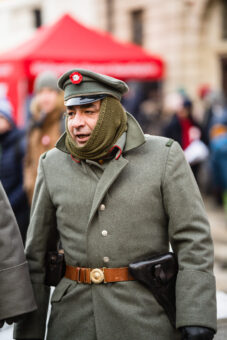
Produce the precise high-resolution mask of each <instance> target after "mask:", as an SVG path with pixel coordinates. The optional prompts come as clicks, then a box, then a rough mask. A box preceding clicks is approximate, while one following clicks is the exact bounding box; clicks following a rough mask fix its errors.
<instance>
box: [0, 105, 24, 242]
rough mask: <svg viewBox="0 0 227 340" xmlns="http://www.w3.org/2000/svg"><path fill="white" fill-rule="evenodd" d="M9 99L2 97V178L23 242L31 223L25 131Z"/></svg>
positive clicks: (0, 177) (0, 112) (0, 119)
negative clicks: (25, 183)
mask: <svg viewBox="0 0 227 340" xmlns="http://www.w3.org/2000/svg"><path fill="white" fill-rule="evenodd" d="M12 115H13V112H12V107H11V105H10V103H9V101H8V100H6V99H0V180H1V181H2V185H3V187H4V189H5V191H6V194H7V196H8V198H9V201H10V204H11V206H12V208H13V212H14V214H15V216H16V219H17V223H18V225H19V228H20V232H21V236H22V239H23V242H25V237H26V232H27V228H28V224H29V211H30V209H29V205H28V199H27V196H26V194H25V191H24V189H23V162H24V155H25V149H26V140H25V131H24V130H22V129H19V128H17V127H16V125H15V123H14V121H13V117H12Z"/></svg>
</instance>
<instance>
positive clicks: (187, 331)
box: [181, 326, 214, 340]
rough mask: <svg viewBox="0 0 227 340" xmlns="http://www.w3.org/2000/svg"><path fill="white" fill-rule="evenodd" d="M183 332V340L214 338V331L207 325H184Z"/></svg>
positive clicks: (210, 339) (207, 339)
mask: <svg viewBox="0 0 227 340" xmlns="http://www.w3.org/2000/svg"><path fill="white" fill-rule="evenodd" d="M181 333H182V338H181V339H182V340H212V339H213V338H214V331H213V330H212V329H210V328H207V327H197V326H187V327H182V328H181Z"/></svg>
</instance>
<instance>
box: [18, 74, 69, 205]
mask: <svg viewBox="0 0 227 340" xmlns="http://www.w3.org/2000/svg"><path fill="white" fill-rule="evenodd" d="M34 91H35V96H34V98H33V100H32V102H31V119H30V122H29V128H28V142H27V143H28V149H27V153H26V156H25V168H24V177H25V178H24V187H25V190H26V192H27V195H28V199H29V203H30V204H31V202H32V196H33V191H34V186H35V180H36V176H37V167H38V162H39V157H40V155H41V154H42V153H43V152H45V151H47V150H49V149H52V148H53V147H54V146H55V143H56V141H57V140H58V138H59V137H60V135H61V134H62V132H63V131H64V121H63V113H64V111H65V107H64V100H63V93H62V91H60V90H59V88H58V87H57V76H56V74H55V73H53V72H50V71H44V72H42V73H40V74H39V75H38V77H37V78H36V79H35V83H34Z"/></svg>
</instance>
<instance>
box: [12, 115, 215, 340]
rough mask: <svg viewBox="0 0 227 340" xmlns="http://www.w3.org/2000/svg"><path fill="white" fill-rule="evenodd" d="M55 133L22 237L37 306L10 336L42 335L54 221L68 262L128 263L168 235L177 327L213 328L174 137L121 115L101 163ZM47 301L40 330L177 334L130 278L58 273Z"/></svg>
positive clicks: (201, 215) (203, 225) (198, 223)
mask: <svg viewBox="0 0 227 340" xmlns="http://www.w3.org/2000/svg"><path fill="white" fill-rule="evenodd" d="M64 138H65V137H64V136H63V137H62V138H61V139H60V141H59V142H58V144H57V148H55V149H52V150H51V151H49V152H47V153H46V154H45V155H44V156H43V157H42V158H41V160H40V165H39V170H38V178H37V182H36V189H35V195H34V199H33V206H32V214H31V223H30V227H29V232H28V239H27V247H26V252H27V258H28V261H29V266H30V271H31V278H32V282H33V286H34V290H35V292H36V298H37V302H38V304H39V311H38V312H35V313H33V314H32V315H31V316H30V318H29V320H25V321H24V322H23V323H20V324H18V326H17V328H16V331H15V336H16V339H31V338H32V339H38V338H40V339H43V338H44V330H45V321H46V309H47V304H48V297H49V289H48V287H46V286H45V285H44V277H45V266H44V259H45V255H46V253H47V251H48V249H49V247H50V244H51V242H52V241H53V239H54V237H55V234H56V228H57V230H58V232H59V234H60V239H61V243H62V246H63V248H64V250H65V259H66V263H67V264H69V265H72V266H81V267H91V268H99V267H124V266H128V264H129V263H130V262H133V261H135V260H137V259H146V258H147V257H148V256H150V255H154V254H159V253H164V252H167V251H168V249H169V241H170V242H171V245H172V248H173V250H174V252H175V253H176V254H177V257H178V261H179V273H178V277H177V283H176V306H177V328H178V327H181V326H185V325H199V326H206V327H210V328H213V329H216V300H215V279H214V276H213V274H212V266H213V247H212V241H211V237H210V230H209V225H208V221H207V218H206V214H205V211H204V206H203V202H202V200H201V197H200V193H199V190H198V188H197V185H196V183H195V180H194V178H193V176H192V173H191V170H190V168H189V166H188V164H187V163H186V161H185V158H184V155H183V152H182V150H181V148H180V146H179V145H178V144H177V143H176V142H174V143H173V144H172V145H169V146H168V145H167V144H168V143H167V142H168V139H165V138H162V137H152V136H146V137H145V136H144V135H143V133H142V131H141V129H140V127H139V126H138V124H137V122H136V121H135V120H134V118H132V117H131V116H128V131H127V139H126V144H125V147H124V151H123V154H122V155H121V156H120V157H119V159H113V160H111V161H109V163H108V164H107V165H106V166H105V167H104V168H105V169H104V171H103V170H101V169H100V168H102V166H100V165H97V164H96V163H95V162H91V161H90V162H89V161H88V162H84V161H82V162H81V163H76V162H75V161H73V160H72V158H71V157H70V155H69V154H68V153H67V151H66V149H65V146H64ZM100 172H101V174H100ZM101 204H104V205H105V209H104V210H101V209H100V205H101ZM103 230H106V231H107V232H108V234H107V236H103V235H102V231H103ZM108 258H109V261H108V262H106V260H108ZM51 304H52V311H51V316H50V321H49V326H48V335H47V339H48V340H64V339H67V340H116V339H117V340H138V339H140V340H148V339H150V340H167V339H168V340H177V339H179V338H180V332H179V331H178V330H174V329H173V328H172V326H171V325H170V323H169V321H168V318H167V316H166V314H165V312H164V311H163V309H162V307H161V306H160V305H159V304H158V303H157V302H156V300H155V299H154V297H153V296H152V294H151V293H150V292H149V290H148V289H147V288H144V287H143V286H141V285H140V283H138V282H136V281H128V282H118V283H108V284H104V283H102V284H99V285H95V284H91V285H88V284H79V283H78V284H77V283H76V282H73V281H71V280H69V279H66V278H63V279H62V280H61V281H60V283H59V284H58V286H57V288H56V289H55V291H54V293H53V296H52V299H51Z"/></svg>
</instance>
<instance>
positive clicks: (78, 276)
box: [77, 267, 81, 283]
mask: <svg viewBox="0 0 227 340" xmlns="http://www.w3.org/2000/svg"><path fill="white" fill-rule="evenodd" d="M77 270H78V271H77V282H78V283H81V281H80V272H81V268H80V267H77Z"/></svg>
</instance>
